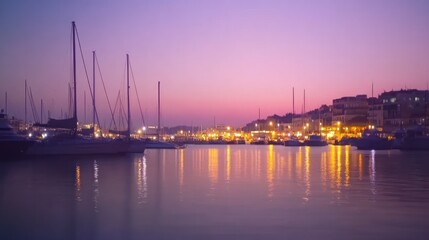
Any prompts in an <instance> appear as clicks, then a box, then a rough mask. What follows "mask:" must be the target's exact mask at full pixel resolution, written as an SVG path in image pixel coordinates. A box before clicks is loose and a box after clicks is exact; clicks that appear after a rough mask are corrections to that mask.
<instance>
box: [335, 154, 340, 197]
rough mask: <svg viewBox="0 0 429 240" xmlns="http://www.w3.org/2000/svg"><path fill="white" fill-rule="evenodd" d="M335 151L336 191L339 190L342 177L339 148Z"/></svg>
mask: <svg viewBox="0 0 429 240" xmlns="http://www.w3.org/2000/svg"><path fill="white" fill-rule="evenodd" d="M336 149H337V171H336V174H335V176H336V181H335V183H336V186H337V190H339V189H340V187H341V183H342V175H341V168H342V159H341V153H342V152H341V147H336Z"/></svg>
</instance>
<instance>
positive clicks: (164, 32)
mask: <svg viewBox="0 0 429 240" xmlns="http://www.w3.org/2000/svg"><path fill="white" fill-rule="evenodd" d="M428 13H429V1H425V0H420V1H417V0H401V1H397V0H386V1H382V0H368V1H366V0H359V1H351V0H338V1H335V0H317V1H305V0H304V1H282V0H278V1H276V0H261V1H258V0H213V1H210V0H193V1H192V0H186V1H185V0H184V1H181V0H175V1H167V0H156V1H145V0H141V1H111V0H103V1H96V0H93V1H83V0H82V1H80V0H77V1H65V0H59V1H58V0H55V1H54V0H52V1H50V0H43V1H33V0H27V1H26V0H17V1H9V0H3V1H1V2H0V91H1V92H0V94H1V96H2V97H1V98H0V104H1V107H2V108H4V106H5V94H6V92H7V96H8V101H7V102H8V113H9V115H11V116H15V117H17V118H21V119H23V118H24V82H25V80H27V82H28V85H29V86H30V87H31V89H32V93H33V97H34V101H35V105H36V107H37V108H39V105H40V99H43V102H44V109H45V111H48V110H49V112H50V115H51V117H56V118H60V117H61V112H63V113H65V112H67V109H68V85H69V83H70V82H71V80H72V78H71V76H72V73H71V63H72V60H71V22H72V21H75V22H76V25H77V30H78V35H79V39H80V42H81V45H82V52H83V55H84V60H85V63H86V67H87V69H88V74H89V76H90V78H91V77H92V59H91V57H92V55H91V54H92V51H96V54H97V59H98V63H99V66H100V70H101V71H100V72H101V75H102V77H103V80H104V82H105V84H106V90H107V95H108V97H109V100H110V102H111V104H112V105H114V103H115V101H116V98H117V95H118V92H119V91H121V93H125V86H126V75H125V68H126V57H125V56H126V54H129V55H130V63H131V67H132V70H133V71H132V72H133V75H134V78H133V79H134V80H135V82H136V86H137V91H138V94H139V98H140V102H141V105H142V112H143V115H144V120H145V124H146V125H156V122H157V83H158V81H160V82H161V116H162V125H163V126H176V125H193V126H203V127H208V126H212V125H213V124H214V122H216V124H225V125H230V126H235V127H241V126H243V125H245V124H246V123H248V122H251V121H253V120H255V119H257V118H258V111H259V109H260V112H261V118H265V117H267V116H269V115H273V114H278V115H284V114H286V113H288V112H291V111H292V88H294V89H295V111H296V112H298V113H299V112H300V111H301V109H302V106H303V98H304V97H303V92H304V89H305V92H306V100H305V101H306V104H305V105H306V110H311V109H315V108H318V107H319V106H320V105H322V104H328V105H329V104H332V99H335V98H340V97H344V96H355V95H358V94H367V95H368V96H371V85H372V84H373V85H374V95H375V96H377V95H378V94H380V93H382V92H383V91H390V90H399V89H405V88H408V89H410V88H417V89H426V88H427V85H428V82H429V14H428ZM78 53H79V52H78ZM77 56H78V59H77V60H78V66H77V68H78V79H77V86H78V87H77V92H78V97H77V99H78V119H79V121H80V122H84V121H85V120H86V121H87V122H89V121H90V120H91V109H92V108H91V104H90V100H89V99H90V93H89V91H90V90H89V87H88V83H87V79H86V77H85V71H84V67H83V63H82V59H81V57H80V54H78V55H77ZM96 79H97V80H96V86H97V87H96V89H97V90H96V91H97V93H96V101H97V103H96V104H97V110H98V112H99V117H100V123H101V124H102V126H106V125H107V126H108V125H109V124H110V122H111V121H110V111H109V108H108V105H107V100H106V97H105V93H104V90H103V88H102V85H101V80H100V79H101V77H100V74H99V72H98V71H96ZM91 81H92V80H91ZM131 85H132V88H131V91H130V92H131V110H132V123H133V128H136V127H140V126H143V122H142V119H141V117H140V110H139V106H138V102H137V98H136V94H135V88H134V86H133V84H131ZM84 95H86V99H87V102H86V105H85V104H84ZM28 109H29V110H28V116H29V117H28V118H29V119H30V120H32V118H33V117H32V116H33V115H32V113H31V110H30V108H28ZM38 111H40V110H39V109H38ZM85 111H86V118H85ZM39 114H40V113H39ZM46 115H47V113H45V119H46Z"/></svg>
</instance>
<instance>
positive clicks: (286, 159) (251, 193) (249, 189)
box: [0, 145, 429, 240]
mask: <svg viewBox="0 0 429 240" xmlns="http://www.w3.org/2000/svg"><path fill="white" fill-rule="evenodd" d="M428 156H429V154H428V153H427V152H401V151H397V150H390V151H387V150H386V151H358V150H356V149H355V148H354V147H350V146H324V147H284V146H272V145H261V146H256V145H194V146H193V145H190V146H188V147H187V148H185V149H176V150H170V149H168V150H167V149H166V150H146V152H145V154H144V155H143V154H135V155H116V156H84V157H83V156H79V157H77V156H62V157H39V158H31V159H26V158H21V159H2V161H1V162H0V239H330V240H332V239H428V236H429V157H428Z"/></svg>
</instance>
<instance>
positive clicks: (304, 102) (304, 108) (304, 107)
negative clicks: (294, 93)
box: [304, 89, 305, 114]
mask: <svg viewBox="0 0 429 240" xmlns="http://www.w3.org/2000/svg"><path fill="white" fill-rule="evenodd" d="M304 114H305V89H304Z"/></svg>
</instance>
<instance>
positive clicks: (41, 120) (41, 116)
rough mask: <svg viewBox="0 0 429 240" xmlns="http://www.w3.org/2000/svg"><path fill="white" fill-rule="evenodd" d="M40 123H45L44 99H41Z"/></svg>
mask: <svg viewBox="0 0 429 240" xmlns="http://www.w3.org/2000/svg"><path fill="white" fill-rule="evenodd" d="M40 123H43V99H40Z"/></svg>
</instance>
